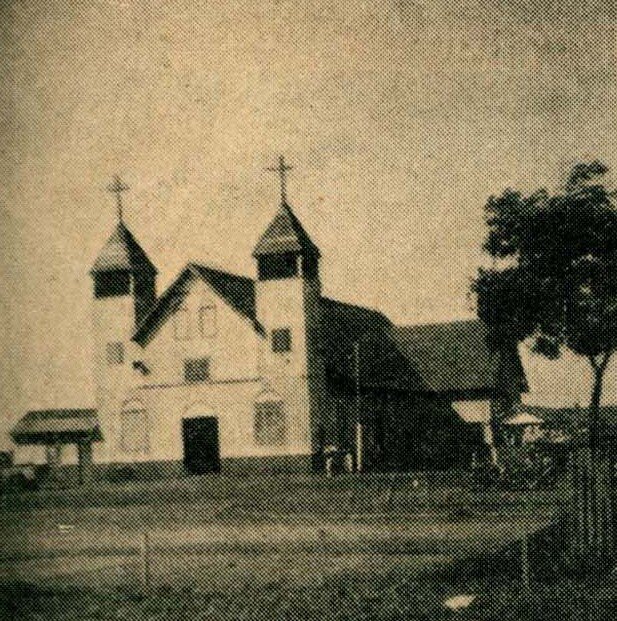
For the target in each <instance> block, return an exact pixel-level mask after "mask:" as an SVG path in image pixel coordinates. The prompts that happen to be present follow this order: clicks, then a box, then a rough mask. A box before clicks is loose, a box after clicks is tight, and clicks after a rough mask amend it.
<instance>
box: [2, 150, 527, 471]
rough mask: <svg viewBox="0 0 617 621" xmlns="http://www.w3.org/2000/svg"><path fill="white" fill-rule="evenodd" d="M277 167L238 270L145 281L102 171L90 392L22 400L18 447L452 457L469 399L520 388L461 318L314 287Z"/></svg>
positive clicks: (147, 274)
mask: <svg viewBox="0 0 617 621" xmlns="http://www.w3.org/2000/svg"><path fill="white" fill-rule="evenodd" d="M278 170H279V172H280V175H281V187H282V191H281V201H280V204H279V205H278V208H277V211H276V213H275V215H274V218H273V219H272V221H271V223H270V225H269V226H268V227H267V229H266V230H265V231H264V232H263V234H262V235H261V237H260V238H259V241H258V243H257V245H256V246H255V249H254V251H253V258H254V261H255V272H256V276H255V278H248V277H246V276H242V275H238V274H233V273H230V272H228V271H226V270H223V269H221V268H219V267H215V266H212V265H208V264H206V263H188V264H187V265H186V266H185V267H184V269H182V270H181V272H180V273H179V274H178V275H177V277H176V278H175V280H174V281H173V282H172V283H171V285H170V286H169V287H168V288H167V289H166V290H165V291H163V292H162V293H158V292H157V286H156V277H157V269H156V266H155V265H154V264H153V262H152V261H151V259H150V258H149V257H148V255H147V254H146V252H145V251H144V250H143V249H142V247H141V246H140V244H139V242H138V241H137V239H136V238H135V236H134V235H133V233H132V232H131V231H130V230H129V229H128V227H127V226H126V224H125V222H124V221H123V218H122V211H121V192H122V191H123V190H125V189H126V187H125V186H123V185H122V184H121V183H120V181H119V180H116V182H115V184H114V185H113V187H112V190H113V191H114V192H116V193H117V198H118V205H119V220H118V223H117V225H116V227H115V230H114V231H113V232H112V234H111V236H110V237H109V239H108V240H107V242H106V243H105V245H104V246H103V248H102V250H101V252H100V253H99V255H98V257H97V258H96V261H95V262H94V265H93V266H92V269H91V271H90V276H91V278H92V315H93V330H94V352H93V369H94V375H95V381H96V407H94V408H92V409H87V410H75V409H63V410H45V411H34V412H28V413H27V414H26V415H25V416H24V417H23V418H22V419H21V420H20V421H19V423H18V424H17V425H16V426H15V427H14V429H13V431H12V437H13V440H14V442H15V443H16V444H17V445H18V446H25V445H40V446H41V450H45V454H46V459H47V462H48V464H49V465H50V466H51V467H52V468H55V469H57V470H60V469H61V467H62V466H63V465H70V464H77V465H78V466H79V475H80V479H81V480H84V479H87V478H93V477H94V478H99V477H107V476H111V474H112V473H113V472H114V471H117V470H119V469H124V470H125V471H126V470H127V469H128V470H129V471H130V472H131V474H132V475H134V476H135V477H147V478H153V477H162V476H185V475H191V474H202V473H210V472H213V473H214V472H222V473H276V472H290V471H301V472H311V471H321V470H323V467H324V455H326V454H329V453H337V454H338V455H344V454H346V455H348V459H347V463H348V464H349V463H353V467H354V468H355V469H356V470H375V469H390V470H394V469H395V470H408V469H442V468H449V467H456V466H463V467H467V466H468V465H469V462H470V460H471V455H472V453H473V452H475V451H477V450H478V447H479V445H481V444H482V443H483V441H484V438H483V434H482V430H481V428H480V427H479V426H478V425H475V424H473V422H474V419H473V417H474V415H475V414H474V412H476V413H477V412H480V411H481V412H483V413H485V414H486V412H488V411H489V410H490V408H494V407H509V404H511V403H514V402H516V400H517V398H518V396H519V395H520V392H521V391H522V390H525V378H524V374H523V370H522V367H521V363H520V360H519V358H518V353H517V352H516V351H512V352H508V353H506V354H502V355H500V356H497V355H495V354H491V353H490V352H489V351H488V349H487V346H486V342H485V336H486V334H485V329H484V327H483V326H482V325H481V324H480V323H479V322H478V321H463V322H452V323H444V324H435V325H425V326H397V325H394V324H393V323H392V322H391V321H390V320H389V319H388V318H387V317H386V316H385V315H384V314H382V313H381V312H379V311H378V310H374V309H369V308H365V307H362V306H356V305H353V304H348V303H343V302H339V301H337V300H333V299H330V298H327V297H324V296H323V295H322V287H321V282H322V274H321V266H320V251H319V248H318V247H317V245H316V244H315V243H314V241H313V240H312V239H311V237H310V236H309V235H308V233H307V232H306V230H305V229H304V227H303V225H302V224H301V223H300V221H299V220H298V218H297V217H296V215H295V213H294V211H293V210H292V208H291V207H290V205H289V203H288V201H287V197H286V194H285V185H284V181H285V171H286V170H287V167H286V166H285V163H284V161H283V159H282V158H281V160H280V165H279V169H278ZM504 404H505V405H504ZM470 412H471V414H470ZM482 420H483V421H484V422H486V416H484V419H482ZM475 422H482V421H481V420H480V419H479V418H478V419H477V420H475ZM485 431H486V429H485ZM42 447H44V449H43V448H42Z"/></svg>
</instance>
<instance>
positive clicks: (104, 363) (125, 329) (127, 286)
mask: <svg viewBox="0 0 617 621" xmlns="http://www.w3.org/2000/svg"><path fill="white" fill-rule="evenodd" d="M108 190H109V191H110V192H113V193H114V194H115V195H116V202H117V205H116V206H117V212H118V223H117V224H116V227H115V229H114V230H113V232H112V234H111V236H110V237H109V239H108V240H107V242H106V243H105V245H104V246H103V249H102V250H101V251H100V253H99V255H98V257H97V258H96V260H95V262H94V265H93V266H92V269H91V270H90V275H91V277H92V281H93V305H92V319H93V330H94V366H95V380H96V394H97V407H98V411H99V416H101V417H102V418H104V417H106V416H108V415H109V414H110V413H113V412H115V411H117V409H118V408H119V407H120V403H119V401H120V400H121V398H122V397H123V395H124V394H125V389H126V386H127V379H128V378H130V371H131V361H132V353H131V347H132V345H133V344H132V343H131V337H132V336H133V333H134V330H135V328H136V326H138V325H139V323H140V322H141V321H142V319H143V318H144V317H145V315H146V314H147V313H148V311H149V310H150V309H151V308H152V306H153V305H154V302H155V300H156V273H157V271H156V268H155V267H154V264H153V263H152V262H151V261H150V259H149V258H148V255H147V254H146V253H145V252H144V250H143V249H142V248H141V246H140V245H139V244H138V243H137V241H136V239H135V237H133V234H132V233H131V232H130V231H129V229H128V228H127V227H126V225H125V223H124V218H123V210H122V193H123V192H125V191H126V190H128V187H127V186H126V185H124V184H123V183H122V182H121V181H120V179H119V178H118V177H116V178H115V179H114V181H113V183H112V184H111V185H110V186H109V187H108ZM108 428H109V427H108ZM108 442H109V443H110V444H109V445H108V446H110V449H109V450H113V441H112V439H111V438H105V443H106V444H108Z"/></svg>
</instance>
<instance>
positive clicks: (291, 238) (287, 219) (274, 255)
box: [253, 156, 320, 280]
mask: <svg viewBox="0 0 617 621" xmlns="http://www.w3.org/2000/svg"><path fill="white" fill-rule="evenodd" d="M290 169H291V167H290V166H287V165H286V164H285V160H284V158H283V156H281V157H280V158H279V165H278V167H276V168H269V169H268V170H273V171H276V172H278V173H279V175H280V178H281V203H280V206H279V209H278V211H277V213H276V215H275V216H274V219H273V220H272V221H271V222H270V224H269V225H268V228H267V229H266V231H265V232H264V234H263V235H262V236H261V237H260V239H259V241H258V242H257V245H256V246H255V250H254V251H253V256H254V257H255V259H257V272H258V279H259V280H278V279H283V278H295V277H302V278H311V279H312V278H317V277H318V272H319V269H318V266H319V257H320V253H319V248H317V246H316V245H315V244H314V243H313V241H312V240H311V238H310V237H309V235H308V233H307V232H306V231H305V230H304V227H303V226H302V224H301V223H300V221H299V220H298V218H297V217H296V215H295V214H294V212H293V211H292V209H291V207H290V206H289V203H288V202H287V196H286V172H287V171H288V170H290Z"/></svg>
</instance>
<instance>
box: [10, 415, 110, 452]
mask: <svg viewBox="0 0 617 621" xmlns="http://www.w3.org/2000/svg"><path fill="white" fill-rule="evenodd" d="M11 437H12V438H13V440H14V441H15V442H16V443H17V444H48V443H51V442H77V441H79V440H82V439H88V438H89V439H91V440H95V441H96V440H101V439H102V436H101V431H100V428H99V421H98V417H97V415H96V410H94V409H59V410H35V411H31V412H28V413H27V414H26V415H25V416H24V417H23V418H22V419H21V420H20V421H19V422H18V423H17V424H16V425H15V427H13V429H12V431H11Z"/></svg>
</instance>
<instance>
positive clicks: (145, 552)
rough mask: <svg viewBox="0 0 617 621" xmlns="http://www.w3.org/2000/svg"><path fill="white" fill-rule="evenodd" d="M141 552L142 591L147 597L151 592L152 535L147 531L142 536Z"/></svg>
mask: <svg viewBox="0 0 617 621" xmlns="http://www.w3.org/2000/svg"><path fill="white" fill-rule="evenodd" d="M139 552H140V554H139V561H140V582H141V590H142V593H143V594H144V595H147V594H148V593H149V592H150V535H149V533H148V531H147V530H146V531H144V532H143V533H142V534H141V539H140V547H139Z"/></svg>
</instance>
